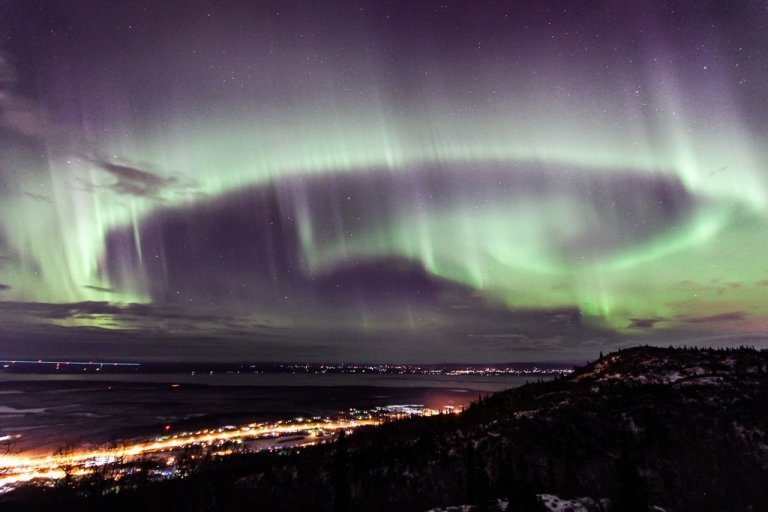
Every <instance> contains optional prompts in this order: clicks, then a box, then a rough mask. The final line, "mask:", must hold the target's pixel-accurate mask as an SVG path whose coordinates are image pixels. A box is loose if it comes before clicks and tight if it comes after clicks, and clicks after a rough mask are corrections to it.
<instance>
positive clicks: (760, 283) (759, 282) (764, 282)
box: [755, 279, 768, 286]
mask: <svg viewBox="0 0 768 512" xmlns="http://www.w3.org/2000/svg"><path fill="white" fill-rule="evenodd" d="M755 284H756V285H757V286H768V279H764V280H762V281H758V282H757V283H755Z"/></svg>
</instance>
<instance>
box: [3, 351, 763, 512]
mask: <svg viewBox="0 0 768 512" xmlns="http://www.w3.org/2000/svg"><path fill="white" fill-rule="evenodd" d="M766 411H768V353H766V352H764V351H763V352H759V351H755V350H751V349H736V350H697V349H671V348H670V349H662V348H651V347H638V348H633V349H629V350H623V351H621V352H617V353H613V354H610V355H608V356H606V357H603V358H601V359H600V360H598V361H595V362H594V363H592V364H589V365H587V366H585V367H584V368H580V369H578V370H577V371H576V372H574V373H573V374H571V375H569V376H568V377H565V378H560V379H558V380H555V381H550V382H539V383H532V384H528V385H526V386H523V387H521V388H517V389H513V390H509V391H505V392H501V393H497V394H495V395H492V396H490V397H488V398H486V399H483V400H480V401H479V402H477V403H475V404H473V406H472V407H470V408H469V409H468V410H466V411H465V412H464V413H463V414H460V415H445V416H438V417H432V418H415V419H411V420H407V421H398V422H393V423H389V424H386V425H383V426H380V427H374V428H366V429H362V430H359V431H357V432H355V433H353V434H352V435H348V436H342V437H341V438H340V439H339V440H338V441H337V442H335V443H334V444H329V445H322V446H317V447H313V448H309V449H304V450H301V451H300V452H285V453H261V454H253V455H244V456H239V457H232V458H228V459H223V460H220V461H214V462H210V463H208V464H206V465H204V466H203V467H201V468H200V469H199V470H198V471H196V472H195V473H193V474H191V475H190V476H188V477H187V478H184V479H176V480H172V481H167V482H156V483H145V484H143V485H140V486H138V487H137V488H128V487H126V486H124V487H123V488H122V489H121V491H120V492H119V493H117V494H115V493H114V490H115V488H114V487H112V488H110V489H111V490H109V491H108V492H99V493H94V492H92V491H89V490H88V489H87V488H80V489H58V490H41V489H34V490H26V491H23V492H22V491H17V492H16V493H13V494H12V495H10V496H7V497H5V499H4V500H3V502H2V503H0V504H3V505H4V506H5V507H6V508H7V509H8V510H22V509H23V510H26V511H33V510H58V511H61V510H68V509H71V510H75V509H76V510H100V509H103V510H114V511H118V510H132V511H133V510H142V511H147V512H148V511H151V510H190V511H192V510H194V511H197V510H200V511H202V510H286V511H287V510H318V511H323V510H328V511H332V510H336V511H342V512H346V511H358V510H360V511H363V510H365V511H392V510H398V511H402V512H405V511H411V510H413V511H426V510H429V509H435V508H440V507H442V508H445V507H449V506H456V505H461V504H471V505H474V507H475V509H476V510H494V509H496V510H498V509H499V503H501V504H502V508H504V505H505V504H507V503H508V504H509V508H508V510H509V511H512V512H517V511H523V512H525V511H529V510H530V511H533V510H546V508H544V509H543V508H542V507H543V505H542V504H541V503H540V500H539V499H537V495H543V494H546V495H554V496H557V497H560V498H562V499H563V500H565V499H566V498H584V499H580V500H579V501H573V502H571V505H570V507H571V508H572V509H574V510H579V508H576V507H577V506H578V507H581V510H602V511H609V510H615V511H622V512H633V511H643V512H647V511H648V510H654V509H655V510H658V508H657V507H659V508H661V509H663V510H666V511H670V512H675V511H680V512H683V511H691V510H696V511H703V512H706V511H762V510H768V412H766ZM554 496H548V497H547V498H546V499H547V500H548V501H547V503H549V508H550V509H552V510H554V509H555V508H554V507H555V506H559V505H556V503H561V504H562V503H566V502H565V501H562V500H558V499H557V498H555V497H554ZM567 507H568V505H563V506H562V508H560V510H566V509H567ZM457 510H458V509H457Z"/></svg>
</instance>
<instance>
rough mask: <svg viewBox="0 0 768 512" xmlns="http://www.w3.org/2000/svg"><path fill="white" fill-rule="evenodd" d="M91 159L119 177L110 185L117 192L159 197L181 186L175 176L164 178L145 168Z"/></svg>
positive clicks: (108, 172) (112, 174)
mask: <svg viewBox="0 0 768 512" xmlns="http://www.w3.org/2000/svg"><path fill="white" fill-rule="evenodd" d="M91 161H92V163H94V164H96V165H97V166H98V167H99V168H100V169H102V170H103V171H105V172H106V173H107V174H109V175H111V176H112V177H114V178H116V179H117V182H116V183H114V184H113V185H110V186H109V188H110V189H111V190H113V191H114V192H115V193H117V194H121V195H128V196H137V197H145V198H150V199H159V198H161V197H162V194H163V193H164V192H165V191H167V190H169V189H171V188H175V187H177V186H179V180H178V179H177V178H174V177H170V178H164V177H162V176H159V175H157V174H155V173H152V172H149V171H147V170H144V169H138V168H136V167H129V166H127V165H120V164H113V163H110V162H106V161H103V160H91Z"/></svg>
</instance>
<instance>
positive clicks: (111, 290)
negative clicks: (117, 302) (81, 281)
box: [83, 284, 115, 293]
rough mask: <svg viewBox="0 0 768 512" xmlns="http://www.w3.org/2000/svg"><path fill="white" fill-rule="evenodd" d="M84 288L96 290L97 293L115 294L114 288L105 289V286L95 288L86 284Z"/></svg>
mask: <svg viewBox="0 0 768 512" xmlns="http://www.w3.org/2000/svg"><path fill="white" fill-rule="evenodd" d="M83 288H88V289H89V290H94V291H97V292H105V293H115V290H114V289H112V288H105V287H103V286H93V285H90V284H86V285H85V286H83Z"/></svg>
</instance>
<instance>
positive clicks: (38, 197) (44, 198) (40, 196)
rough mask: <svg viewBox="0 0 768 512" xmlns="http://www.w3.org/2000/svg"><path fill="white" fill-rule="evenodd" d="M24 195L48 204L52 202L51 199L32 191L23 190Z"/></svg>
mask: <svg viewBox="0 0 768 512" xmlns="http://www.w3.org/2000/svg"><path fill="white" fill-rule="evenodd" d="M23 194H24V196H25V197H28V198H30V199H34V200H35V201H41V202H44V203H48V204H53V199H51V198H50V197H47V196H43V195H40V194H34V193H32V192H23Z"/></svg>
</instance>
